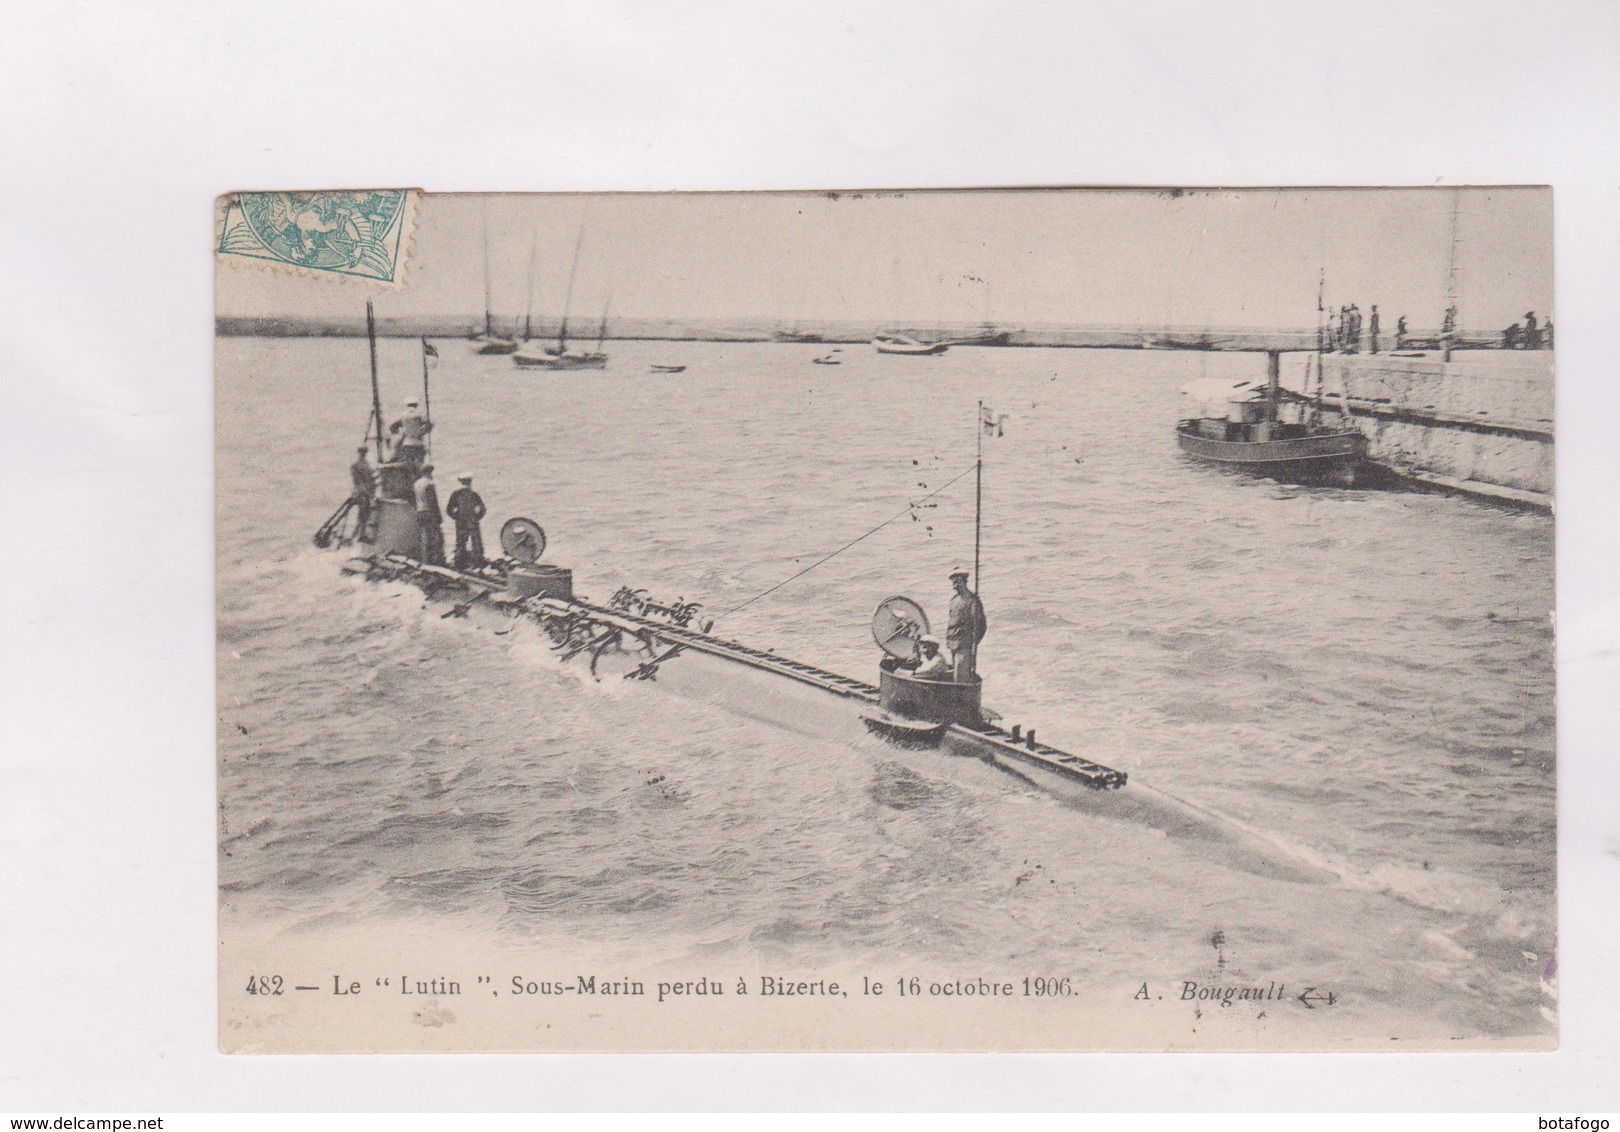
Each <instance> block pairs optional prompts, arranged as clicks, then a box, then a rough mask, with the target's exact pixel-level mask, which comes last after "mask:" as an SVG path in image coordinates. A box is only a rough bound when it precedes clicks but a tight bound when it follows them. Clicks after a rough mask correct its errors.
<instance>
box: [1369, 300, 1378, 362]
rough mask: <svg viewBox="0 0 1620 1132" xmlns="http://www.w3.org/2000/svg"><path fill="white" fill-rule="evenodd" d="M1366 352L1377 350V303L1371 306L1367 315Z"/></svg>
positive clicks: (1371, 352)
mask: <svg viewBox="0 0 1620 1132" xmlns="http://www.w3.org/2000/svg"><path fill="white" fill-rule="evenodd" d="M1367 352H1368V353H1369V354H1376V353H1377V352H1378V304H1377V303H1374V304H1373V306H1372V313H1371V314H1370V315H1368V316H1367Z"/></svg>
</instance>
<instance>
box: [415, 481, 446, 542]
mask: <svg viewBox="0 0 1620 1132" xmlns="http://www.w3.org/2000/svg"><path fill="white" fill-rule="evenodd" d="M414 490H415V493H416V529H417V533H418V534H419V535H420V536H421V539H420V541H421V544H422V561H423V562H426V563H427V564H428V565H429V566H443V565H444V515H443V514H442V513H441V512H440V511H439V489H438V488H437V487H435V486H434V485H433V465H432V464H423V465H422V474H421V475H420V476H419V477H417V480H416V483H415V485H414Z"/></svg>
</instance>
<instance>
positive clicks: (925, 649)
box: [913, 634, 951, 680]
mask: <svg viewBox="0 0 1620 1132" xmlns="http://www.w3.org/2000/svg"><path fill="white" fill-rule="evenodd" d="M913 675H915V676H918V677H920V678H922V679H924V680H949V679H950V678H951V666H950V665H948V664H946V663H945V657H944V656H943V655H942V654H941V653H940V651H939V638H938V637H935V636H933V635H931V634H930V635H929V636H926V637H921V638H919V639H918V641H917V668H916V671H915V672H914V673H913Z"/></svg>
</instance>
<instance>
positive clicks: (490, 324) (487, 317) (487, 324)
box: [484, 204, 495, 338]
mask: <svg viewBox="0 0 1620 1132" xmlns="http://www.w3.org/2000/svg"><path fill="white" fill-rule="evenodd" d="M484 337H485V338H493V337H495V317H494V315H493V314H491V313H490V298H489V206H488V205H487V204H486V205H485V206H484Z"/></svg>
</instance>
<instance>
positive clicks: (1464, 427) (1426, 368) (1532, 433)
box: [1301, 350, 1553, 508]
mask: <svg viewBox="0 0 1620 1132" xmlns="http://www.w3.org/2000/svg"><path fill="white" fill-rule="evenodd" d="M1322 375H1323V385H1324V390H1325V395H1326V398H1327V400H1328V403H1329V404H1338V403H1339V401H1340V398H1341V397H1342V398H1343V399H1344V402H1345V404H1346V405H1347V406H1348V408H1349V411H1350V414H1351V416H1352V417H1354V418H1355V420H1356V423H1357V424H1358V426H1359V427H1360V428H1361V430H1362V432H1364V433H1365V434H1366V435H1367V438H1368V440H1369V441H1370V444H1371V447H1370V455H1371V457H1372V459H1373V460H1375V461H1377V462H1378V463H1380V464H1382V465H1384V466H1385V467H1387V468H1389V469H1391V470H1392V471H1394V472H1397V473H1399V474H1401V475H1404V476H1407V477H1409V478H1411V479H1416V480H1421V481H1424V482H1427V483H1431V484H1434V485H1436V486H1439V487H1444V488H1447V489H1450V490H1455V491H1463V492H1467V493H1469V494H1473V495H1481V496H1488V497H1492V498H1496V499H1501V500H1504V501H1508V502H1513V503H1518V504H1524V505H1528V506H1534V507H1542V508H1550V507H1551V506H1552V493H1553V355H1552V354H1551V353H1550V352H1547V351H1523V352H1521V351H1512V350H1478V351H1462V352H1460V353H1454V354H1453V355H1452V360H1451V361H1449V362H1445V361H1441V360H1440V356H1439V355H1438V354H1421V355H1417V354H1371V355H1369V354H1359V355H1337V354H1333V355H1328V356H1327V357H1325V358H1323V360H1322ZM1301 391H1302V390H1301Z"/></svg>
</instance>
